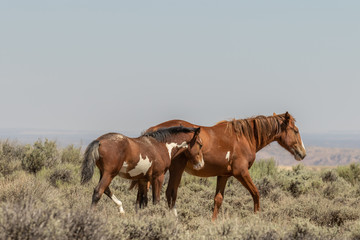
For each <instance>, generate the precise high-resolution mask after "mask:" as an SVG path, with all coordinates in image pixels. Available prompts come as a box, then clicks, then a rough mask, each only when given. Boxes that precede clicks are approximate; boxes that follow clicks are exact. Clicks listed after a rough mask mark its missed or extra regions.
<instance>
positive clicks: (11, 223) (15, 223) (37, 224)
mask: <svg viewBox="0 0 360 240" xmlns="http://www.w3.org/2000/svg"><path fill="white" fill-rule="evenodd" d="M1 215H2V216H1V218H0V219H1V222H0V229H1V231H0V238H1V239H49V238H51V237H52V236H54V235H55V232H56V227H55V224H53V222H54V220H53V219H54V216H55V212H54V211H53V210H52V209H51V208H43V207H39V206H37V205H36V203H35V202H34V200H33V199H28V200H26V201H23V202H17V203H7V204H3V205H2V214H1Z"/></svg>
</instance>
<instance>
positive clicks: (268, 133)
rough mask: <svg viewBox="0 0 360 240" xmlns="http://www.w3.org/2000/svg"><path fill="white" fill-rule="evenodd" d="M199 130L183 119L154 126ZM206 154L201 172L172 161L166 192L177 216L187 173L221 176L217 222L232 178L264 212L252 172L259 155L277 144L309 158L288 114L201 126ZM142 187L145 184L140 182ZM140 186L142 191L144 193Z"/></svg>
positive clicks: (297, 130) (218, 190) (186, 164)
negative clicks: (180, 189) (260, 151)
mask: <svg viewBox="0 0 360 240" xmlns="http://www.w3.org/2000/svg"><path fill="white" fill-rule="evenodd" d="M179 125H181V126H185V127H199V126H198V125H194V124H191V123H189V122H186V121H183V120H171V121H167V122H164V123H161V124H159V125H157V126H154V127H151V128H149V129H148V131H150V132H151V131H154V130H156V129H159V128H162V127H170V126H179ZM200 137H201V139H202V144H203V146H202V149H201V150H202V153H203V157H204V162H205V165H204V167H203V168H201V169H198V170H196V169H193V163H192V162H191V161H185V160H183V159H181V157H183V156H179V157H178V158H177V159H174V161H173V162H172V164H171V166H170V169H169V172H170V179H169V183H168V187H167V190H166V198H167V202H168V205H169V207H170V208H171V209H173V211H174V213H175V214H176V208H175V202H176V197H177V190H178V187H179V184H180V180H181V176H182V173H183V171H184V170H185V171H186V172H187V173H189V174H191V175H194V176H198V177H213V176H217V185H216V192H215V198H214V211H213V216H212V220H213V221H214V220H215V219H216V218H217V216H218V213H219V209H220V206H221V204H222V202H223V198H224V191H225V186H226V182H227V180H228V178H229V177H230V176H234V177H235V178H236V179H237V180H238V181H240V182H241V183H242V185H243V186H244V187H245V188H246V189H247V190H248V191H249V192H250V194H251V196H252V198H253V201H254V212H257V211H259V210H260V196H259V191H258V189H257V188H256V186H255V185H254V183H253V181H252V179H251V177H250V174H249V169H250V167H251V166H252V164H253V163H254V161H255V157H256V152H258V151H259V150H261V149H262V148H264V147H265V146H267V145H268V144H270V143H271V142H274V141H277V142H278V143H279V144H280V145H281V146H282V147H283V148H285V149H286V150H287V151H289V152H290V153H291V154H292V155H293V156H294V157H295V159H296V160H298V161H300V160H302V159H304V157H305V156H306V150H305V147H304V145H303V143H302V140H301V137H300V133H299V129H298V128H297V127H296V126H295V119H294V118H293V117H292V116H291V115H290V114H289V113H288V112H286V113H284V114H280V115H276V114H275V113H274V115H273V116H268V117H265V116H257V117H252V118H247V119H238V120H235V119H234V120H232V121H221V122H219V123H218V124H216V125H214V126H212V127H203V126H201V133H200ZM140 184H141V183H140ZM141 190H142V189H141V187H139V191H141Z"/></svg>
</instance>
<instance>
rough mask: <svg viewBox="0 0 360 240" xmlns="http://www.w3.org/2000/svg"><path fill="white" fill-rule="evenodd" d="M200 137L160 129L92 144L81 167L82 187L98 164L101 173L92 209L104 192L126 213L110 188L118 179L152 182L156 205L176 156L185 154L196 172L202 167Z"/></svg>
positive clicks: (195, 130)
mask: <svg viewBox="0 0 360 240" xmlns="http://www.w3.org/2000/svg"><path fill="white" fill-rule="evenodd" d="M199 133H200V128H187V127H182V126H181V127H170V128H161V129H157V130H156V131H151V132H147V133H145V134H143V135H142V136H140V137H138V138H129V137H126V136H124V135H122V134H119V133H108V134H105V135H102V136H101V137H99V138H98V139H96V140H94V141H93V142H91V143H90V144H89V146H88V147H87V149H86V151H85V155H84V161H83V163H82V172H81V183H82V184H84V183H86V182H88V181H89V180H90V179H91V178H92V176H93V174H94V165H95V164H96V166H97V167H98V168H99V170H100V180H99V184H98V185H97V186H96V188H95V189H94V193H93V196H92V206H93V208H94V207H95V206H96V204H97V202H98V201H99V200H100V198H101V196H102V194H103V193H104V192H105V194H106V195H107V196H108V197H109V198H111V199H112V200H113V201H114V202H115V203H116V204H117V205H118V207H119V210H120V213H124V209H123V207H122V202H121V201H120V200H119V199H117V198H116V197H115V195H114V194H112V192H111V191H110V188H109V185H110V183H111V180H112V179H113V178H114V177H115V176H117V175H119V176H121V177H123V178H127V179H134V180H138V181H140V182H139V184H141V185H143V183H144V184H145V185H146V183H147V182H148V181H150V182H151V184H152V191H153V202H154V203H157V202H158V201H159V200H160V190H161V184H162V181H163V177H162V176H163V175H164V173H165V172H166V170H167V169H168V168H169V166H170V163H171V160H172V159H173V158H174V157H175V156H176V155H178V154H180V153H184V154H185V156H186V158H189V159H191V161H192V163H193V167H194V168H196V169H200V168H201V167H202V166H203V164H204V162H203V157H202V152H201V149H200V148H201V145H200V143H201V139H200V138H199ZM185 161H187V159H185ZM145 204H146V203H145Z"/></svg>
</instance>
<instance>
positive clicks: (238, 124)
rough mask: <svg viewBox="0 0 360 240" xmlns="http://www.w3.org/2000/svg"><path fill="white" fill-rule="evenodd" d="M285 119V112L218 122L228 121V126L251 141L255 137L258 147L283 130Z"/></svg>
mask: <svg viewBox="0 0 360 240" xmlns="http://www.w3.org/2000/svg"><path fill="white" fill-rule="evenodd" d="M284 119H285V114H280V115H275V116H269V117H266V116H262V115H260V116H256V117H251V118H246V119H233V120H231V121H222V122H219V123H218V124H221V123H226V124H227V125H226V128H227V129H230V130H232V131H234V132H235V134H237V135H238V136H245V138H246V139H247V140H248V141H249V142H251V141H252V140H253V139H255V140H256V144H257V146H258V147H264V146H265V145H266V144H267V142H268V140H269V138H271V137H274V136H276V135H277V134H279V133H280V132H281V124H282V123H283V121H284ZM292 119H293V118H292ZM293 120H295V119H293Z"/></svg>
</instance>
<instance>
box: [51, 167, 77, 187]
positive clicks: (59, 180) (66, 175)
mask: <svg viewBox="0 0 360 240" xmlns="http://www.w3.org/2000/svg"><path fill="white" fill-rule="evenodd" d="M73 179H74V178H73V174H72V171H71V170H70V169H68V168H65V167H64V166H59V167H56V168H55V169H54V170H53V171H52V172H51V174H50V176H49V181H50V183H51V185H52V186H54V187H58V186H59V185H60V184H63V183H71V182H73Z"/></svg>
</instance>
